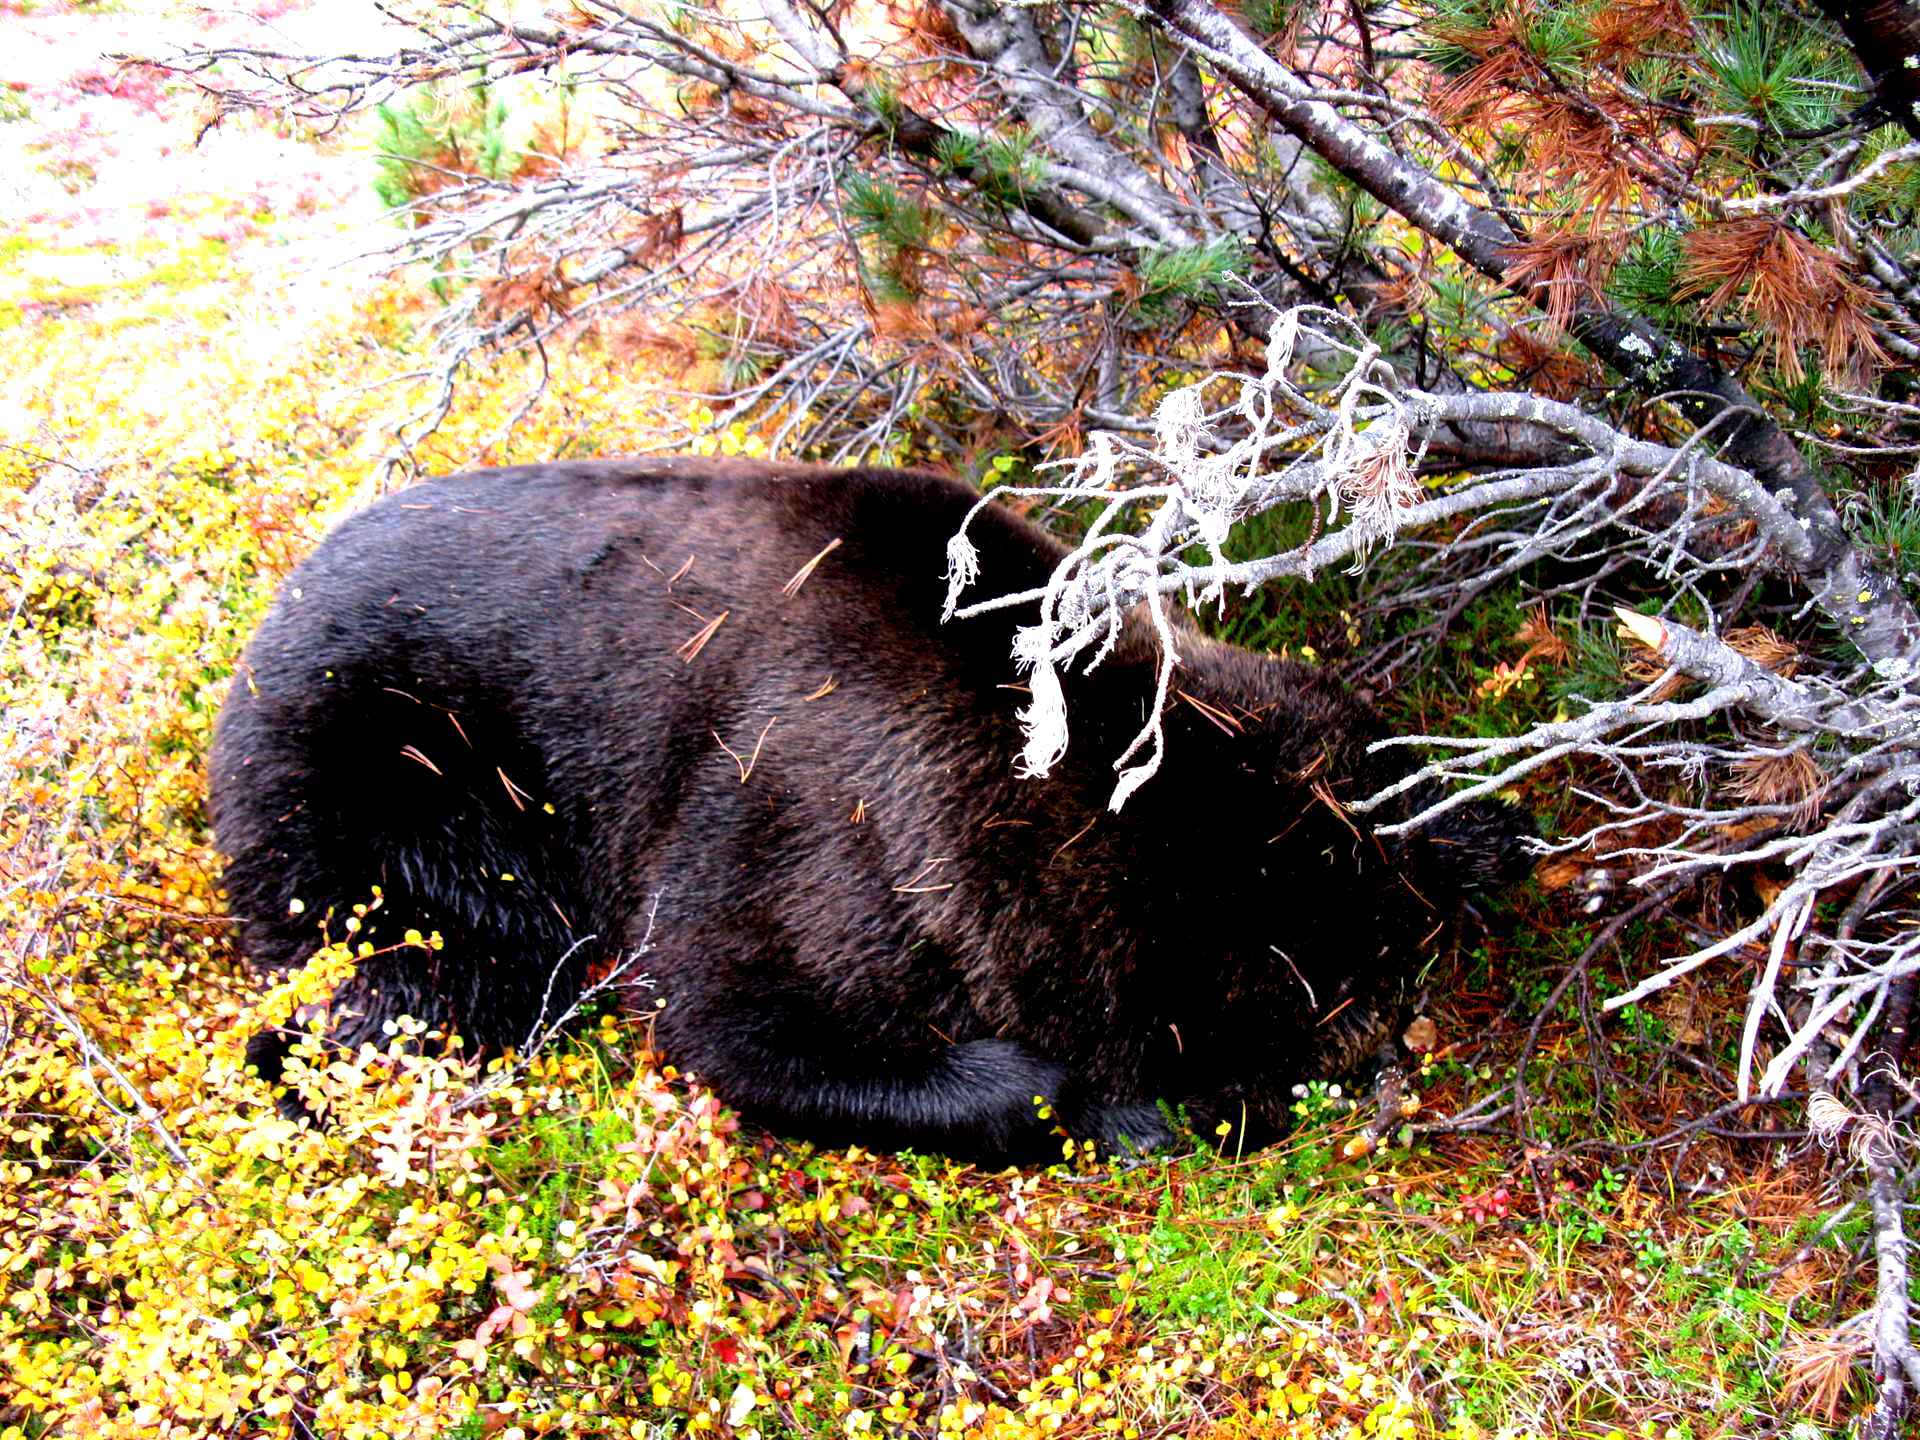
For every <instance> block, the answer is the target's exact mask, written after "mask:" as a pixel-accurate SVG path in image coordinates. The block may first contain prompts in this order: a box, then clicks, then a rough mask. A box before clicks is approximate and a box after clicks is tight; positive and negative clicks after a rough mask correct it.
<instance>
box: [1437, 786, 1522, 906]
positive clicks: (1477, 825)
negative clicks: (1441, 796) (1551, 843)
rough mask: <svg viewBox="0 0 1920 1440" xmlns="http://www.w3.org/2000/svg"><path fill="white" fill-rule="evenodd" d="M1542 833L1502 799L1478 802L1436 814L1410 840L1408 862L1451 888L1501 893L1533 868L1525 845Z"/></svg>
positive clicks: (1465, 891) (1518, 808)
mask: <svg viewBox="0 0 1920 1440" xmlns="http://www.w3.org/2000/svg"><path fill="white" fill-rule="evenodd" d="M1537 834H1539V830H1538V828H1537V827H1536V826H1535V825H1534V823H1533V817H1532V816H1531V815H1529V814H1528V813H1527V812H1526V811H1525V810H1522V809H1521V808H1520V807H1519V806H1518V805H1509V804H1507V803H1506V802H1504V801H1501V800H1475V801H1472V802H1470V803H1468V804H1466V805H1461V806H1459V807H1457V808H1455V809H1452V810H1449V811H1447V813H1446V814H1444V815H1440V816H1436V817H1435V818H1434V819H1433V820H1431V821H1429V822H1428V823H1427V824H1425V825H1423V826H1421V827H1420V829H1418V830H1417V831H1415V832H1414V833H1413V834H1412V835H1411V836H1409V837H1408V840H1407V848H1408V851H1409V852H1410V853H1409V858H1410V859H1413V860H1414V862H1415V864H1417V865H1418V866H1419V867H1420V868H1421V869H1422V870H1425V871H1427V872H1429V873H1431V874H1432V875H1434V876H1435V877H1436V878H1437V879H1439V880H1440V881H1441V882H1442V883H1443V884H1444V885H1446V887H1447V888H1449V889H1452V890H1455V891H1459V892H1461V893H1467V892H1471V891H1480V890H1497V889H1500V888H1502V887H1503V886H1506V885H1511V884H1513V883H1514V882H1516V881H1518V880H1520V879H1522V878H1524V877H1525V876H1526V874H1527V872H1528V871H1529V870H1530V869H1532V868H1533V855H1532V852H1531V849H1530V847H1529V846H1528V844H1527V842H1528V841H1529V840H1531V839H1533V838H1534V837H1535V836H1536V835H1537Z"/></svg>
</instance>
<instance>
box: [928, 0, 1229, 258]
mask: <svg viewBox="0 0 1920 1440" xmlns="http://www.w3.org/2000/svg"><path fill="white" fill-rule="evenodd" d="M941 9H942V10H943V11H945V13H946V15H947V18H948V19H950V20H952V21H953V24H954V27H955V28H956V29H957V30H959V32H960V35H961V38H963V39H964V40H965V41H966V42H967V48H968V49H969V50H971V51H972V52H973V54H974V55H975V57H977V58H978V59H979V60H980V62H981V63H982V64H984V65H985V66H986V67H987V68H988V69H989V70H990V71H991V72H992V74H993V76H994V78H995V80H996V81H997V82H998V84H999V86H1000V88H1001V89H1002V90H1003V91H1004V92H1005V94H1006V96H1007V98H1008V99H1009V100H1010V101H1011V102H1012V103H1013V106H1014V108H1015V109H1016V110H1017V111H1018V112H1019V113H1020V117H1021V118H1022V119H1023V120H1025V121H1026V122H1027V128H1028V130H1029V132H1030V133H1031V134H1032V136H1033V138H1034V140H1035V141H1036V142H1038V143H1039V144H1040V145H1042V146H1044V147H1046V148H1047V149H1048V150H1050V151H1052V152H1053V153H1054V154H1055V155H1057V156H1059V157H1060V159H1061V160H1062V161H1063V162H1065V164H1064V166H1063V167H1061V173H1062V174H1063V175H1065V174H1071V175H1073V176H1074V177H1075V178H1074V179H1073V180H1071V181H1069V182H1068V183H1070V184H1072V185H1073V187H1074V188H1075V189H1077V190H1080V191H1081V192H1082V193H1083V194H1087V195H1090V196H1092V197H1093V198H1095V199H1098V200H1101V201H1104V202H1105V203H1107V204H1109V205H1111V206H1113V207H1114V208H1115V209H1116V210H1118V211H1120V213H1121V214H1123V215H1125V216H1126V217H1127V218H1128V219H1129V220H1131V221H1133V222H1134V224H1136V225H1138V226H1139V227H1140V228H1141V229H1142V230H1143V231H1144V232H1145V233H1146V235H1147V236H1148V237H1150V238H1151V240H1152V241H1154V242H1155V243H1158V244H1160V245H1164V246H1167V247H1168V248H1170V249H1182V248H1185V247H1188V246H1191V245H1194V244H1196V243H1198V239H1199V237H1198V236H1196V235H1195V234H1194V232H1193V231H1192V230H1191V229H1190V228H1189V225H1188V222H1187V220H1186V218H1185V217H1184V216H1182V215H1181V213H1180V209H1179V207H1178V206H1177V205H1175V204H1174V203H1173V201H1172V199H1171V197H1170V196H1168V194H1167V192H1166V190H1165V189H1164V188H1163V187H1162V186H1161V185H1160V183H1159V182H1158V181H1157V180H1155V179H1154V178H1153V176H1151V175H1149V174H1148V173H1147V172H1146V171H1145V170H1144V169H1142V168H1141V167H1140V165H1139V164H1138V163H1136V162H1135V161H1134V160H1133V159H1132V158H1131V157H1130V156H1128V155H1126V154H1125V153H1124V152H1122V151H1120V150H1118V149H1116V148H1115V147H1114V146H1112V145H1110V144H1108V143H1107V142H1106V141H1105V140H1104V139H1102V138H1101V136H1100V135H1099V134H1098V133H1097V132H1096V131H1095V130H1094V128H1093V126H1092V125H1090V124H1089V123H1088V122H1087V117H1086V114H1085V113H1084V112H1083V111H1082V109H1081V108H1080V106H1079V104H1078V103H1077V99H1078V92H1077V91H1076V90H1075V89H1074V87H1073V86H1071V85H1069V84H1067V83H1066V82H1064V81H1061V80H1055V79H1053V78H1052V72H1053V70H1054V69H1055V65H1054V61H1053V57H1052V56H1050V55H1049V54H1048V53H1047V48H1046V44H1045V42H1044V41H1043V40H1042V39H1041V36H1040V29H1039V26H1038V25H1036V24H1035V22H1034V15H1033V11H1031V10H1027V9H1023V8H1020V7H1018V6H1014V5H1005V4H999V3H996V0H942V4H941Z"/></svg>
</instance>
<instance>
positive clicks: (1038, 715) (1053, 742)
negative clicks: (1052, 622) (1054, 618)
mask: <svg viewBox="0 0 1920 1440" xmlns="http://www.w3.org/2000/svg"><path fill="white" fill-rule="evenodd" d="M1052 652H1053V637H1052V633H1051V631H1050V630H1049V628H1048V627H1047V626H1045V625H1029V626H1026V627H1025V628H1023V629H1022V630H1021V631H1020V632H1019V633H1018V634H1017V635H1015V636H1014V637H1013V658H1014V661H1015V663H1017V664H1018V665H1019V667H1020V669H1021V670H1022V671H1023V672H1025V673H1026V676H1027V684H1028V686H1029V687H1030V688H1031V690H1032V699H1031V700H1030V701H1029V702H1028V704H1027V708H1026V709H1024V710H1022V711H1021V712H1020V726H1021V728H1022V729H1023V730H1025V731H1026V736H1027V741H1026V744H1025V745H1024V746H1023V747H1022V748H1021V751H1020V764H1019V770H1020V773H1021V774H1022V775H1023V776H1030V777H1035V776H1041V775H1045V774H1046V773H1047V772H1048V771H1049V770H1051V769H1053V767H1054V766H1055V765H1057V764H1059V763H1060V758H1061V757H1062V756H1063V755H1065V754H1066V753H1067V697H1066V692H1065V691H1064V690H1063V689H1062V688H1061V685H1060V672H1059V670H1058V669H1057V668H1056V667H1055V665H1054V663H1053V656H1052Z"/></svg>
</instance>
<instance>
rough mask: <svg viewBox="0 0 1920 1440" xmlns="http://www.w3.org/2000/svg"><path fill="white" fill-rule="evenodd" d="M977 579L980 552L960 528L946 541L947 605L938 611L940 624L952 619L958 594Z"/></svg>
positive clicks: (978, 575)
mask: <svg viewBox="0 0 1920 1440" xmlns="http://www.w3.org/2000/svg"><path fill="white" fill-rule="evenodd" d="M968 518H969V519H971V518H972V517H971V516H969V517H968ZM979 578H980V552H979V550H977V549H976V548H975V547H974V543H973V541H971V540H969V539H968V538H967V532H966V527H965V526H962V527H961V529H960V532H959V533H958V534H957V535H955V536H954V537H953V538H952V539H951V540H949V541H947V574H946V581H947V603H946V604H945V605H944V606H942V607H941V610H940V623H941V624H943V625H944V624H946V622H947V621H949V620H951V619H952V618H953V612H954V610H955V608H956V607H957V606H958V605H959V604H960V592H961V591H963V590H965V589H966V588H967V587H968V586H969V585H971V584H973V582H974V581H975V580H978V579H979Z"/></svg>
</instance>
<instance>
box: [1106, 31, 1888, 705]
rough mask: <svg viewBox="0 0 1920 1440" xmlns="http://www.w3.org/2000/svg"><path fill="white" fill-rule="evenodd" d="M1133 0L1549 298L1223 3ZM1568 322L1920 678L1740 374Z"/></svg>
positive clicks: (1854, 620) (1864, 637)
mask: <svg viewBox="0 0 1920 1440" xmlns="http://www.w3.org/2000/svg"><path fill="white" fill-rule="evenodd" d="M1136 3H1137V4H1138V5H1139V6H1140V13H1141V14H1142V16H1143V18H1145V19H1146V20H1147V22H1148V23H1149V24H1152V25H1156V26H1159V27H1161V28H1162V29H1164V30H1166V31H1167V32H1169V33H1170V34H1172V35H1174V36H1175V37H1177V38H1178V39H1180V40H1181V41H1182V42H1184V43H1185V44H1187V45H1188V46H1189V47H1190V48H1192V49H1193V51H1194V52H1195V53H1196V54H1198V55H1200V56H1201V57H1202V58H1203V59H1204V60H1205V61H1206V62H1207V63H1208V64H1209V65H1211V66H1213V67H1214V68H1215V69H1216V70H1217V71H1218V72H1219V73H1220V74H1221V75H1222V76H1224V77H1225V78H1226V79H1227V80H1229V81H1230V82H1231V83H1232V84H1233V85H1234V86H1235V87H1236V88H1238V89H1239V90H1241V91H1242V93H1244V94H1245V95H1247V96H1248V97H1249V98H1250V99H1252V100H1255V101H1257V102H1258V103H1259V104H1260V105H1261V106H1263V107H1264V108H1265V109H1266V110H1267V112H1268V113H1269V114H1270V115H1271V116H1272V117H1273V119H1274V121H1275V122H1276V123H1277V124H1279V125H1280V126H1281V127H1282V128H1284V129H1286V130H1287V131H1289V132H1290V133H1292V134H1294V135H1297V136H1298V137H1299V138H1300V139H1301V140H1302V141H1304V142H1305V143H1306V144H1307V145H1308V146H1309V147H1311V148H1312V149H1313V150H1314V151H1315V152H1316V153H1317V154H1319V155H1320V156H1321V157H1322V158H1323V159H1325V160H1326V161H1327V162H1328V163H1329V164H1330V165H1332V166H1333V167H1334V168H1335V169H1336V170H1338V171H1339V172H1340V173H1341V174H1343V175H1345V176H1346V177H1347V178H1348V179H1350V180H1352V181H1353V182H1354V183H1356V184H1358V185H1359V186H1361V187H1362V188H1363V189H1364V190H1366V191H1367V192H1368V193H1369V194H1371V195H1373V196H1374V197H1375V198H1376V199H1379V200H1381V201H1383V202H1384V203H1386V204H1387V205H1390V206H1392V207H1393V208H1394V209H1395V210H1396V211H1398V212H1399V213H1400V214H1401V215H1402V216H1404V217H1405V218H1406V219H1407V220H1408V221H1409V222H1410V223H1412V224H1413V225H1415V226H1417V227H1418V228H1419V229H1421V230H1423V231H1425V232H1426V233H1427V234H1428V235H1431V236H1432V237H1434V238H1435V239H1437V240H1440V241H1442V242H1443V243H1445V244H1447V245H1449V246H1451V247H1452V248H1453V250H1454V251H1455V252H1456V253H1457V254H1458V255H1459V256H1460V257H1461V258H1462V259H1463V260H1465V261H1466V262H1467V263H1468V264H1470V265H1472V266H1473V267H1474V268H1475V269H1476V270H1478V271H1480V272H1481V273H1482V274H1483V275H1486V276H1488V277H1490V278H1492V279H1494V280H1498V281H1500V282H1501V283H1503V284H1509V285H1511V286H1512V288H1514V289H1515V290H1516V291H1517V292H1518V293H1521V294H1524V295H1526V296H1527V297H1528V298H1529V299H1531V300H1533V301H1534V302H1535V303H1538V304H1543V305H1544V303H1545V302H1546V299H1547V297H1546V295H1545V294H1544V293H1543V292H1541V291H1540V290H1538V289H1537V288H1534V287H1531V286H1525V285H1521V284H1519V283H1517V282H1515V281H1513V280H1511V279H1510V271H1511V268H1512V256H1511V252H1512V247H1513V246H1514V245H1515V244H1517V243H1518V242H1519V241H1521V240H1523V239H1524V238H1525V237H1524V236H1520V235H1516V234H1515V233H1514V232H1513V231H1512V230H1510V229H1509V228H1508V227H1507V225H1506V224H1505V223H1504V222H1502V221H1501V220H1500V218H1499V217H1498V216H1496V215H1494V214H1493V213H1492V212H1491V211H1489V210H1485V209H1482V208H1481V207H1479V206H1477V205H1474V204H1472V203H1471V202H1470V201H1468V200H1467V199H1465V198H1464V197H1463V196H1461V195H1460V194H1459V193H1458V192H1457V191H1455V190H1454V189H1453V188H1452V187H1451V186H1449V185H1447V184H1446V183H1445V182H1443V181H1441V180H1440V179H1438V178H1437V177H1435V176H1433V175H1431V174H1429V173H1428V172H1427V171H1425V170H1424V169H1422V168H1420V167H1419V166H1418V165H1416V164H1414V163H1413V162H1412V161H1410V160H1408V159H1406V158H1405V157H1403V156H1401V155H1399V154H1397V153H1396V152H1395V151H1393V150H1392V149H1390V148H1389V147H1387V146H1386V145H1384V144H1382V143H1381V142H1380V141H1378V140H1376V139H1374V138H1373V136H1372V135H1370V134H1368V133H1367V132H1366V131H1365V130H1363V129H1362V128H1361V127H1360V126H1359V125H1357V124H1355V123H1354V122H1353V121H1351V120H1348V119H1347V118H1346V117H1345V116H1343V115H1342V114H1341V113H1340V112H1339V111H1338V110H1336V109H1335V108H1334V107H1333V106H1332V105H1331V104H1329V103H1327V101H1326V100H1324V99H1323V98H1321V97H1320V96H1319V95H1318V94H1317V93H1316V92H1315V90H1314V88H1313V87H1312V86H1311V85H1310V84H1309V83H1308V82H1307V81H1305V80H1303V79H1301V78H1300V77H1299V76H1298V75H1296V74H1295V73H1294V72H1293V71H1292V70H1290V69H1288V68H1287V67H1286V66H1284V65H1282V64H1280V62H1279V61H1277V60H1275V59H1274V58H1273V57H1272V56H1270V55H1268V54H1267V53H1266V51H1264V50H1263V49H1261V48H1260V46H1259V45H1257V44H1256V43H1255V42H1254V41H1253V40H1252V38H1251V37H1249V36H1248V35H1247V34H1246V33H1245V32H1244V31H1243V30H1241V29H1240V28H1239V26H1238V25H1236V24H1235V23H1234V22H1233V21H1232V20H1231V19H1230V18H1229V17H1228V16H1227V15H1226V14H1224V13H1223V12H1222V11H1220V10H1219V9H1217V8H1216V7H1215V6H1213V5H1211V4H1209V3H1207V0H1136ZM1571 328H1572V331H1573V333H1574V334H1575V335H1576V336H1577V337H1578V338H1579V339H1580V341H1581V342H1582V343H1583V344H1585V345H1586V346H1587V347H1588V348H1589V349H1590V350H1592V351H1593V352H1594V353H1595V354H1597V355H1599V356H1600V357H1601V358H1602V359H1603V360H1605V361H1606V362H1607V363H1608V364H1609V365H1610V366H1611V367H1612V368H1613V369H1614V370H1615V371H1616V372H1618V373H1619V374H1620V375H1621V376H1622V377H1623V378H1624V379H1626V381H1627V382H1628V383H1629V384H1631V385H1632V386H1634V387H1635V388H1636V389H1638V390H1640V391H1641V392H1642V393H1644V394H1646V395H1648V396H1651V397H1655V398H1658V399H1661V400H1664V401H1666V402H1668V403H1670V404H1672V405H1673V406H1674V407H1675V408H1676V409H1678V410H1679V411H1680V412H1681V413H1682V414H1683V415H1685V416H1687V418H1688V419H1690V420H1691V421H1693V423H1694V424H1696V425H1698V426H1702V427H1710V428H1711V430H1712V434H1713V437H1714V439H1715V441H1716V443H1717V444H1718V445H1719V447H1720V452H1721V455H1722V457H1723V458H1724V459H1725V460H1726V461H1727V462H1728V463H1730V464H1732V465H1735V466H1738V467H1740V468H1741V469H1744V470H1748V471H1750V472H1751V473H1752V474H1753V475H1754V476H1755V477H1756V478H1757V479H1758V480H1759V481H1760V482H1761V483H1762V484H1763V485H1765V486H1766V487H1767V488H1768V489H1769V490H1772V491H1775V492H1779V493H1782V494H1783V497H1784V498H1785V499H1786V500H1787V501H1788V503H1790V504H1791V506H1792V509H1793V512H1794V517H1795V520H1796V522H1797V523H1798V524H1799V525H1800V527H1801V528H1802V529H1803V530H1804V531H1805V533H1806V535H1807V539H1808V541H1809V546H1808V548H1807V550H1806V551H1805V553H1804V558H1802V559H1799V560H1798V561H1797V562H1796V563H1794V564H1793V569H1794V571H1795V573H1796V574H1797V575H1798V576H1799V577H1800V578H1801V579H1802V580H1804V581H1805V582H1806V583H1807V585H1808V586H1809V588H1811V589H1812V590H1813V592H1814V595H1815V597H1816V599H1817V601H1818V603H1819V605H1820V607H1821V609H1822V610H1824V611H1825V612H1826V614H1827V616H1828V617H1829V619H1831V620H1832V621H1833V623H1834V624H1836V625H1837V626H1839V627H1840V629H1841V631H1842V632H1843V633H1844V634H1846V635H1847V637H1848V638H1849V639H1850V640H1852V641H1853V643H1854V644H1855V645H1856V646H1857V647H1858V649H1859V650H1860V653H1861V654H1863V655H1864V656H1866V657H1867V659H1868V660H1870V661H1872V662H1873V664H1874V666H1875V668H1876V670H1877V671H1878V672H1879V673H1880V674H1881V675H1882V677H1883V678H1887V679H1895V680H1901V681H1910V680H1912V679H1914V678H1915V677H1917V676H1920V614H1916V613H1915V611H1914V608H1913V606H1912V605H1911V604H1910V603H1909V602H1908V601H1907V599H1906V597H1905V595H1904V594H1903V593H1902V592H1901V590H1900V588H1899V587H1898V586H1897V585H1895V584H1893V583H1892V582H1891V581H1889V580H1888V579H1886V578H1885V577H1884V576H1883V575H1881V574H1880V573H1879V572H1878V571H1877V570H1876V569H1875V567H1874V566H1873V565H1872V564H1871V563H1870V562H1869V561H1868V560H1867V558H1866V557H1865V556H1864V555H1863V554H1861V552H1860V551H1859V550H1858V548H1857V547H1855V546H1854V545H1853V544H1852V542H1851V540H1850V539H1849V537H1848V535H1847V533H1846V530H1845V527H1844V526H1843V525H1842V523H1841V521H1840V517H1839V514H1838V512H1836V511H1835V509H1834V507H1833V502H1832V501H1831V500H1830V499H1829V498H1828V497H1827V494H1826V492H1825V490H1824V489H1823V488H1822V487H1821V484H1820V480H1819V477H1818V476H1816V475H1815V474H1814V472H1813V469H1812V467H1811V466H1809V465H1808V464H1807V462H1806V459H1805V457H1804V456H1802V455H1801V453H1800V451H1799V448H1798V447H1797V446H1796V445H1795V444H1794V442H1793V438H1792V437H1791V436H1790V435H1788V434H1787V432H1786V431H1785V430H1784V429H1783V428H1782V427H1781V426H1780V425H1778V424H1777V423H1776V422H1774V421H1773V420H1772V419H1771V418H1770V417H1768V416H1767V414H1766V413H1765V412H1764V411H1763V410H1762V408H1761V407H1760V405H1759V404H1758V403H1757V402H1756V401H1755V400H1754V399H1753V397H1752V396H1751V395H1749V394H1748V393H1747V391H1746V390H1745V388H1744V387H1742V386H1741V385H1740V384H1739V382H1738V381H1736V380H1734V379H1733V378H1732V377H1731V376H1729V375H1727V374H1726V373H1725V372H1723V371H1721V370H1720V369H1718V368H1717V367H1715V366H1713V365H1710V364H1708V363H1707V362H1706V361H1704V360H1702V359H1701V358H1700V357H1699V356H1697V355H1695V354H1693V353H1692V352H1691V351H1689V350H1687V349H1686V348H1685V347H1683V346H1681V345H1680V344H1679V343H1678V342H1676V341H1674V340H1672V339H1670V338H1669V337H1667V336H1664V335H1662V334H1660V333H1659V332H1658V331H1656V330H1654V329H1653V328H1652V327H1651V326H1649V325H1647V324H1646V323H1645V322H1644V321H1641V320H1638V319H1635V318H1632V317H1629V316H1626V315H1622V314H1620V313H1617V312H1615V311H1612V310H1610V309H1607V308H1604V307H1602V306H1599V305H1595V304H1592V303H1590V302H1589V303H1587V304H1584V305H1580V306H1577V307H1576V309H1575V312H1574V315H1573V319H1572V324H1571Z"/></svg>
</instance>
